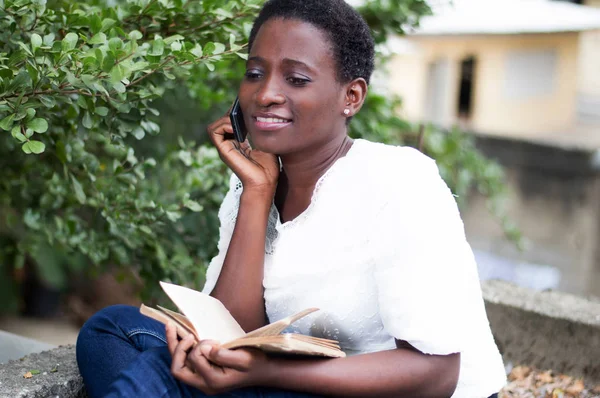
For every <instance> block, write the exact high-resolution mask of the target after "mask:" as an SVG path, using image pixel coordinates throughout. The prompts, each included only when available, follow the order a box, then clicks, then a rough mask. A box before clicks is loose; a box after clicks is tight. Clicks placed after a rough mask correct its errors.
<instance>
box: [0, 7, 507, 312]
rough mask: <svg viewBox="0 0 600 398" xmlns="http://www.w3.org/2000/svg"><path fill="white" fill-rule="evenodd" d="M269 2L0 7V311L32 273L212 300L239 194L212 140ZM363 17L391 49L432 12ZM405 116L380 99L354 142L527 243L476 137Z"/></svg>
mask: <svg viewBox="0 0 600 398" xmlns="http://www.w3.org/2000/svg"><path fill="white" fill-rule="evenodd" d="M261 4H262V0H228V1H226V2H224V1H222V0H93V1H88V2H86V3H79V2H71V1H68V0H47V1H46V0H0V43H1V44H0V167H1V169H2V175H1V178H0V303H1V305H0V312H14V311H18V310H22V307H23V297H22V285H23V283H24V282H23V281H24V278H26V275H29V274H34V275H36V278H38V279H40V280H41V283H42V285H44V286H49V287H51V288H52V289H53V290H55V291H59V292H65V291H68V290H69V289H70V288H71V287H72V286H71V282H72V280H73V279H74V278H75V277H76V276H77V275H81V274H86V275H88V276H91V277H92V278H93V277H94V276H97V275H101V274H103V273H105V272H107V271H111V272H114V273H116V274H117V275H119V277H121V278H123V279H127V278H136V279H137V280H138V281H141V283H140V284H141V290H140V293H141V296H142V299H144V300H152V299H153V298H155V297H156V296H157V290H158V283H157V281H159V280H170V281H173V282H176V283H181V284H186V285H188V286H191V287H195V288H199V287H201V286H202V284H203V283H204V272H205V269H206V266H207V264H208V262H209V260H210V258H211V257H212V256H213V255H214V254H215V250H216V240H217V238H218V218H217V209H218V206H219V204H220V202H221V200H222V198H223V196H224V193H225V190H226V188H227V183H228V180H229V174H228V170H227V169H226V167H224V166H223V164H222V163H221V162H220V160H219V158H218V155H217V153H216V151H215V150H214V149H213V148H212V147H210V145H206V144H207V143H206V141H207V137H206V134H205V128H206V126H207V125H208V124H209V123H211V122H212V121H214V120H215V119H216V118H218V117H220V116H221V115H222V114H224V113H225V111H226V110H227V109H228V107H229V106H230V103H231V102H232V101H233V99H234V98H235V95H236V92H237V87H238V84H239V82H240V80H241V78H242V76H243V73H244V59H245V56H246V55H245V43H246V42H247V38H248V35H249V32H250V29H251V26H252V21H253V19H254V17H255V16H256V14H257V13H258V11H259V9H260V6H261ZM360 12H361V13H362V14H363V15H364V16H365V18H366V20H367V21H368V23H369V24H370V26H371V27H372V29H373V32H374V35H375V38H376V41H377V43H378V44H379V45H383V44H385V41H386V39H387V38H388V37H389V36H390V35H392V34H402V33H403V32H404V29H407V28H408V27H410V26H414V25H415V24H418V21H419V17H420V16H422V15H425V14H427V13H429V12H430V10H429V8H428V6H427V4H426V2H425V1H424V0H397V1H386V0H369V1H366V2H365V4H364V5H363V6H361V8H360ZM379 62H380V65H379V66H380V68H381V69H382V70H384V69H385V58H384V57H383V56H380V60H379ZM399 108H401V101H400V99H398V98H391V97H389V96H388V95H385V94H382V93H377V92H372V93H370V95H369V97H368V99H367V102H366V104H365V106H364V108H363V110H362V111H361V113H360V114H359V115H358V116H357V117H356V118H355V119H354V120H353V122H352V124H351V128H350V130H351V131H350V134H351V135H352V136H353V137H364V138H367V139H370V140H374V141H381V142H386V143H392V144H406V145H414V146H418V147H420V148H421V149H422V150H423V151H424V152H426V153H427V154H429V155H431V156H432V157H434V158H436V159H437V160H438V164H439V165H440V168H441V172H442V174H443V176H444V178H445V179H446V181H447V182H448V183H449V185H450V186H451V188H452V189H453V191H454V192H455V193H456V194H457V196H458V200H459V202H460V203H461V205H464V198H466V196H467V193H468V192H469V190H470V189H472V188H476V189H478V190H480V191H481V192H483V193H484V194H486V195H487V196H488V197H489V198H490V201H489V203H490V209H491V211H493V212H494V213H495V214H496V215H497V216H498V220H499V221H500V222H502V223H503V225H504V226H505V230H506V231H507V233H508V234H509V235H510V236H511V237H513V238H515V239H518V233H517V232H516V230H515V229H514V228H513V226H512V225H511V224H510V223H509V221H508V220H507V219H506V217H505V216H504V215H503V213H502V205H501V203H502V193H503V192H502V191H503V186H504V184H503V178H504V176H503V172H502V169H501V168H500V167H499V166H498V165H497V164H495V163H494V162H491V161H489V160H488V159H486V158H485V157H483V156H482V155H481V154H480V153H479V152H478V151H477V150H476V148H475V146H474V143H473V141H472V138H471V137H469V136H466V135H464V134H462V133H461V132H460V131H457V130H456V131H451V132H443V131H438V130H436V129H434V128H433V127H430V126H427V127H425V128H420V127H419V126H413V125H411V124H409V123H407V122H406V121H404V120H402V119H401V118H399V117H398V109H399ZM421 133H424V134H421ZM24 275H25V276H24Z"/></svg>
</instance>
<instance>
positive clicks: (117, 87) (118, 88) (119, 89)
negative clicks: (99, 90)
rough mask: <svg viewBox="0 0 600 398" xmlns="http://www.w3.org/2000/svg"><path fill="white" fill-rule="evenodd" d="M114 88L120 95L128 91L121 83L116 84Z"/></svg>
mask: <svg viewBox="0 0 600 398" xmlns="http://www.w3.org/2000/svg"><path fill="white" fill-rule="evenodd" d="M113 88H114V89H115V91H116V92H117V93H119V94H123V93H124V92H126V91H127V87H125V85H124V84H123V83H121V82H117V83H114V84H113Z"/></svg>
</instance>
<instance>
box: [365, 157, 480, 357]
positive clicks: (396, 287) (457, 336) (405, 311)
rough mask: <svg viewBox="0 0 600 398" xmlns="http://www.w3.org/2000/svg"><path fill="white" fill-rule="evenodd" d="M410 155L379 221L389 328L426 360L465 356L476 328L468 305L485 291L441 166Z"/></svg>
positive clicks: (381, 285)
mask: <svg viewBox="0 0 600 398" xmlns="http://www.w3.org/2000/svg"><path fill="white" fill-rule="evenodd" d="M403 151H404V152H405V153H402V154H401V155H400V157H401V158H403V159H404V160H403V161H402V162H401V163H402V164H401V165H398V164H395V169H396V173H397V175H399V176H400V177H399V178H396V181H394V182H393V183H394V187H393V188H391V189H390V190H391V191H392V194H390V195H388V198H387V199H386V202H387V203H385V204H384V205H383V206H382V207H380V212H379V215H378V216H377V217H375V226H376V230H375V231H374V236H375V237H376V238H377V239H376V241H377V243H376V244H375V245H374V246H375V248H376V250H375V253H374V254H373V258H374V267H375V280H376V284H377V289H378V292H377V294H378V301H379V309H380V314H381V317H382V320H383V325H384V328H385V329H386V331H387V332H388V333H389V334H390V335H392V336H393V337H394V338H396V339H398V340H404V341H407V342H408V343H409V344H411V345H412V346H413V347H415V348H416V349H418V350H419V351H421V352H423V353H425V354H432V355H448V354H451V353H457V352H461V351H462V348H463V346H464V345H463V339H464V336H465V335H466V333H464V331H465V330H466V328H469V327H470V325H471V324H472V321H471V319H470V316H471V315H470V314H469V313H468V312H469V311H467V309H468V308H469V306H468V305H465V304H466V303H467V301H468V300H469V299H471V298H474V297H476V295H473V292H476V291H477V289H480V287H479V286H480V285H479V282H478V278H477V272H476V265H475V261H474V258H473V254H472V251H471V249H470V246H469V244H468V243H467V241H466V238H465V233H464V228H463V223H462V220H461V218H460V214H459V211H458V208H457V205H456V201H455V200H454V196H453V195H452V193H451V192H450V190H449V189H448V187H447V185H446V184H445V183H444V181H443V180H442V178H441V177H440V175H439V172H438V169H437V166H436V164H435V162H434V161H433V160H431V159H430V158H428V157H426V156H424V155H422V154H420V153H419V152H417V151H414V150H412V149H403ZM396 163H397V162H396ZM398 167H401V170H398ZM388 183H389V181H388ZM390 190H388V192H389V191H390Z"/></svg>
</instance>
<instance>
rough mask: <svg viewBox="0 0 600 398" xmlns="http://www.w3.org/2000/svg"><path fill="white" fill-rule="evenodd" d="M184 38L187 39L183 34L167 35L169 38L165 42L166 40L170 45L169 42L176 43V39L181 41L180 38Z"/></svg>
mask: <svg viewBox="0 0 600 398" xmlns="http://www.w3.org/2000/svg"><path fill="white" fill-rule="evenodd" d="M183 39H185V37H183V36H181V35H173V36H169V37H167V38H166V39H165V40H164V42H165V44H166V45H167V46H168V45H169V44H171V43H174V42H176V41H180V40H183Z"/></svg>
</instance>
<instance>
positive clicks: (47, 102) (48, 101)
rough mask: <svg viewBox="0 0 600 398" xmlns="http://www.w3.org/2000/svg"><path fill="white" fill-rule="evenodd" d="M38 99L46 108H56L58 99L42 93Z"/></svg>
mask: <svg viewBox="0 0 600 398" xmlns="http://www.w3.org/2000/svg"><path fill="white" fill-rule="evenodd" d="M38 99H39V100H40V102H41V103H42V105H44V106H45V107H46V108H54V106H55V105H56V101H55V100H54V98H52V97H50V96H47V95H40V96H39V97H38Z"/></svg>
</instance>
